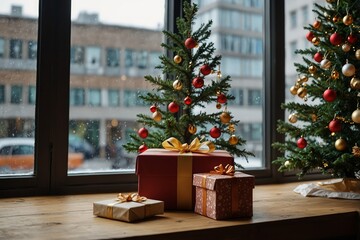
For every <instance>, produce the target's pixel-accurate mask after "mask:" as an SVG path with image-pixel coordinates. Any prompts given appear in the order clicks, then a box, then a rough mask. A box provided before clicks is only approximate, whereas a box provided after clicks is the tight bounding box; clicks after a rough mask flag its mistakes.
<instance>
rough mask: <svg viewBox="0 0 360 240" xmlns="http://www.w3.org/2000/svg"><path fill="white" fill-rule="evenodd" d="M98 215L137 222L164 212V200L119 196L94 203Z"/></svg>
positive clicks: (95, 212) (95, 213)
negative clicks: (132, 198) (126, 199)
mask: <svg viewBox="0 0 360 240" xmlns="http://www.w3.org/2000/svg"><path fill="white" fill-rule="evenodd" d="M93 213H94V215H96V216H99V217H104V218H109V219H116V220H120V221H124V222H135V221H139V220H142V219H145V218H149V217H152V216H155V215H158V214H163V213H164V202H163V201H159V200H153V199H146V198H145V199H143V200H138V201H136V200H135V201H132V200H128V201H123V200H119V198H114V199H109V200H103V201H99V202H94V203H93Z"/></svg>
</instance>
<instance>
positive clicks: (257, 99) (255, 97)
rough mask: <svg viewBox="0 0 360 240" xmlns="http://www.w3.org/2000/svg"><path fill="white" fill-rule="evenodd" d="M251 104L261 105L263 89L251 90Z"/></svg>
mask: <svg viewBox="0 0 360 240" xmlns="http://www.w3.org/2000/svg"><path fill="white" fill-rule="evenodd" d="M249 105H250V106H260V105H261V90H252V89H251V90H249Z"/></svg>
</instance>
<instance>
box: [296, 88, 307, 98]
mask: <svg viewBox="0 0 360 240" xmlns="http://www.w3.org/2000/svg"><path fill="white" fill-rule="evenodd" d="M306 94H307V90H306V88H304V87H301V88H299V89H298V90H297V95H298V96H299V97H300V98H304V97H305V96H306Z"/></svg>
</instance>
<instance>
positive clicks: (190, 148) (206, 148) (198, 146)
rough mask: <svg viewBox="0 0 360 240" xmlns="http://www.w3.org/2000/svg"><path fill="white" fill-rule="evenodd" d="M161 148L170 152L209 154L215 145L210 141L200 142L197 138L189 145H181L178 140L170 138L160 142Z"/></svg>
mask: <svg viewBox="0 0 360 240" xmlns="http://www.w3.org/2000/svg"><path fill="white" fill-rule="evenodd" d="M162 146H163V147H164V148H165V149H167V150H170V151H178V152H180V153H184V152H197V153H211V152H213V151H214V150H215V145H214V144H213V143H212V142H210V141H205V142H202V143H201V142H200V140H199V139H198V138H195V139H194V140H192V142H191V143H190V145H189V144H187V143H184V144H182V143H181V142H180V141H179V140H178V139H176V138H174V137H171V138H168V139H166V140H165V141H163V142H162Z"/></svg>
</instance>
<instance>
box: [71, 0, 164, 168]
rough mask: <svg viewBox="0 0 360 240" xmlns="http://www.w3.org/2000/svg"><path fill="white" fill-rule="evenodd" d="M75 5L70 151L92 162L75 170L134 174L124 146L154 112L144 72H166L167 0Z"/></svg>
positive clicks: (90, 0) (130, 156) (80, 1)
mask: <svg viewBox="0 0 360 240" xmlns="http://www.w3.org/2000/svg"><path fill="white" fill-rule="evenodd" d="M139 6H141V8H140V7H139ZM71 9H72V14H71V15H72V17H71V18H72V28H71V52H70V55H71V56H70V57H71V59H70V64H71V66H70V132H69V140H70V138H71V142H69V145H70V146H69V149H70V150H71V151H74V152H78V153H83V155H84V158H85V159H86V161H84V164H83V165H82V166H81V167H79V168H77V169H69V173H70V174H73V173H74V174H75V173H79V172H81V173H83V172H87V173H92V172H99V171H101V172H102V171H115V172H125V171H126V172H128V171H131V172H134V167H135V165H134V164H135V155H134V154H128V153H127V152H125V151H124V149H123V148H122V145H123V144H124V142H125V140H126V138H127V137H128V135H129V133H130V132H133V131H134V129H136V128H138V124H137V122H136V120H137V117H136V115H137V114H138V113H141V112H145V111H148V106H144V104H143V103H142V102H141V101H140V99H139V97H138V96H139V94H140V93H141V92H147V91H149V86H148V85H147V84H146V83H145V80H144V76H145V75H149V74H154V73H158V74H161V72H159V71H158V70H156V69H154V67H155V66H156V65H158V64H159V59H158V57H159V55H160V54H162V48H161V43H162V42H163V35H162V32H161V30H162V29H163V26H164V10H165V0H152V1H148V0H132V1H117V0H103V1H101V2H99V1H97V0H87V1H83V0H72V6H71ZM149 9H151V11H150V10H149ZM100 36H101V37H100ZM94 106H96V110H95V111H94ZM75 143H76V144H77V145H75Z"/></svg>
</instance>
